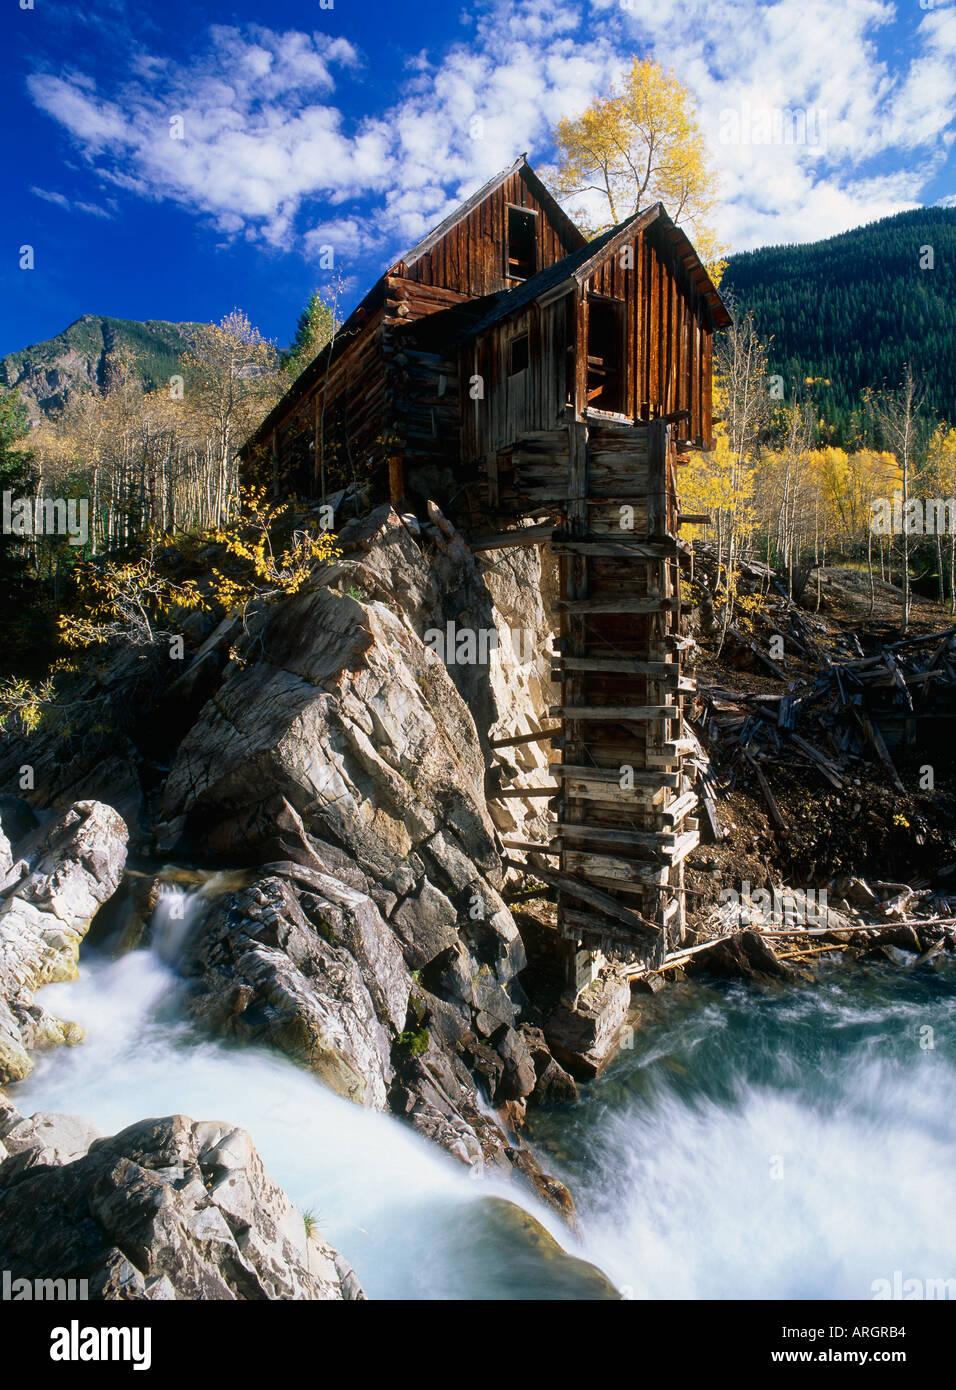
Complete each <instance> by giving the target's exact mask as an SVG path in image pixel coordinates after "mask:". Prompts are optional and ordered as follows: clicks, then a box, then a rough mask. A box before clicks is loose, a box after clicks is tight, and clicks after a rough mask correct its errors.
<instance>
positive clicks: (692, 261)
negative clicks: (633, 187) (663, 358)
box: [462, 203, 730, 338]
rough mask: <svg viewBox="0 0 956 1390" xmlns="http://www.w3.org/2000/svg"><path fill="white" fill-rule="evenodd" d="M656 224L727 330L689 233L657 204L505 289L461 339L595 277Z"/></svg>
mask: <svg viewBox="0 0 956 1390" xmlns="http://www.w3.org/2000/svg"><path fill="white" fill-rule="evenodd" d="M653 223H659V224H660V226H661V229H662V231H663V232H664V234H665V235H666V236H667V237H668V239H669V241H670V242H671V244H672V245H673V246H674V247H675V250H676V252H677V256H678V259H679V260H680V261H681V263H682V264H683V265H684V266H685V268H686V269H687V272H688V274H689V275H690V277H691V279H692V280H693V281H694V283H695V284H696V286H697V288H698V290H699V291H700V293H701V295H702V297H703V299H704V300H705V302H706V303H707V305H708V307H709V309H710V312H711V314H712V316H713V319H714V323H715V325H716V327H718V328H726V327H727V324H728V323H729V322H730V315H729V314H728V312H727V309H726V307H725V305H724V302H723V300H722V299H721V297H720V295H719V294H718V292H717V289H716V286H715V285H714V283H713V281H712V280H711V278H710V276H709V275H708V273H707V271H706V269H705V267H704V265H703V263H702V261H701V260H700V258H699V257H698V255H697V253H696V251H695V250H694V248H693V246H692V245H691V242H690V240H689V238H688V236H687V233H686V232H684V231H682V230H681V228H680V227H678V226H677V224H676V223H675V222H673V221H672V220H671V218H670V217H669V216H668V214H667V212H666V210H665V208H664V205H663V203H654V204H653V205H652V206H651V207H649V208H647V209H646V210H645V211H644V212H635V213H632V215H631V216H630V217H628V218H625V220H624V221H623V222H619V223H618V224H617V226H616V227H610V228H608V230H607V231H606V232H602V233H601V234H600V236H597V237H595V238H594V240H593V241H589V242H586V243H585V245H584V246H581V247H579V248H578V250H577V251H572V252H571V254H570V255H569V256H565V257H564V259H563V260H561V261H556V262H555V263H554V265H549V266H545V268H544V269H543V270H539V271H538V273H537V274H536V275H532V276H531V277H530V279H528V280H525V281H523V282H522V284H520V285H517V286H515V288H514V289H513V290H503V291H502V292H501V294H500V295H499V296H498V297H497V300H496V302H495V303H494V304H493V305H492V307H491V308H490V309H489V310H488V312H487V313H486V314H483V315H482V317H481V318H480V319H479V320H478V322H477V323H476V324H474V325H472V326H471V327H469V328H468V329H467V331H466V332H465V333H463V334H462V337H464V338H470V337H473V336H474V335H475V334H476V333H482V332H484V330H485V329H486V328H489V327H491V325H492V324H494V323H498V322H499V321H500V320H501V319H505V318H508V317H510V315H511V314H514V313H517V312H518V310H520V309H523V308H525V307H526V306H527V305H528V304H531V303H532V302H533V301H534V300H537V299H541V298H543V296H544V295H546V294H548V293H549V292H550V291H552V290H558V289H560V288H561V286H562V285H566V286H567V288H568V289H569V290H570V289H573V288H574V286H575V285H582V284H583V283H584V282H585V280H587V279H588V278H589V277H590V276H591V275H593V273H594V271H595V270H596V269H597V267H598V265H599V264H600V263H601V261H602V260H603V259H604V257H605V256H607V255H610V254H611V253H612V252H613V251H614V250H616V248H617V247H618V246H619V245H621V244H622V243H623V242H625V241H629V240H630V238H631V237H632V236H633V235H634V233H635V232H638V231H642V230H643V229H644V228H645V227H649V226H651V225H652V224H653Z"/></svg>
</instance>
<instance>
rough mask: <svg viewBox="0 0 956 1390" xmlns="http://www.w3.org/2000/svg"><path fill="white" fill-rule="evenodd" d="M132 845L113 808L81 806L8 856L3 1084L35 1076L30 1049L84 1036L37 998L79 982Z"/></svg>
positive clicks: (0, 958) (3, 902)
mask: <svg viewBox="0 0 956 1390" xmlns="http://www.w3.org/2000/svg"><path fill="white" fill-rule="evenodd" d="M126 840H127V832H126V826H125V824H124V823H123V821H122V820H121V819H120V817H119V816H118V815H117V814H116V812H115V811H113V810H112V809H111V808H110V807H109V806H104V805H103V804H102V803H101V802H96V801H78V802H77V803H76V805H75V806H73V807H72V808H71V809H70V810H69V811H65V812H63V813H61V814H60V815H59V816H56V817H55V818H54V819H52V820H50V821H48V822H47V823H46V824H44V825H39V826H37V827H35V828H34V829H33V830H30V831H28V832H27V833H26V835H23V836H21V837H20V838H19V839H18V840H17V841H16V843H15V844H14V846H13V847H12V851H9V852H8V854H7V856H6V858H7V859H8V860H9V863H7V866H6V872H5V874H4V877H3V886H2V888H0V893H2V897H0V1085H2V1084H3V1083H5V1082H9V1081H20V1080H22V1079H23V1077H25V1076H27V1075H29V1073H30V1071H31V1069H32V1062H31V1061H30V1058H29V1056H28V1051H29V1050H30V1049H33V1048H44V1047H53V1046H56V1045H57V1044H58V1043H63V1042H66V1043H73V1042H78V1041H79V1040H80V1038H81V1037H82V1032H81V1030H80V1029H78V1028H77V1027H76V1025H75V1024H71V1023H63V1022H61V1021H60V1020H59V1019H56V1018H54V1017H53V1016H52V1015H51V1014H48V1013H46V1012H45V1011H44V1010H43V1009H42V1008H40V1007H39V1006H37V1005H35V1004H34V1003H33V994H34V992H35V991H36V990H38V989H39V988H40V987H41V985H45V984H49V983H51V982H52V981H57V980H72V979H75V977H76V973H77V967H76V959H77V954H78V952H79V948H80V942H81V941H82V940H83V937H84V936H85V935H86V932H87V930H88V928H89V925H90V922H91V921H92V920H93V916H94V914H95V913H96V911H97V909H98V908H99V907H100V906H101V904H102V903H104V902H105V901H106V900H107V898H109V897H110V896H111V895H112V894H113V893H114V892H115V890H116V888H117V886H118V885H119V882H120V879H121V877H122V874H123V869H124V867H125V864H126ZM0 848H2V847H0ZM0 857H3V856H0Z"/></svg>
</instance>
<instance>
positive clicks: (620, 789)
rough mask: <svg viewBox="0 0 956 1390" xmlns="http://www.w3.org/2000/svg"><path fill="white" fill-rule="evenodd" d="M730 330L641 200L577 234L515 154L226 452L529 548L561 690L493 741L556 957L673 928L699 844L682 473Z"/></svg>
mask: <svg viewBox="0 0 956 1390" xmlns="http://www.w3.org/2000/svg"><path fill="white" fill-rule="evenodd" d="M728 322H729V316H728V314H727V310H726V308H725V307H724V305H723V303H722V302H721V299H720V296H719V295H718V293H717V290H716V289H715V287H714V285H713V283H712V281H711V280H710V277H709V275H708V274H707V271H706V269H705V268H704V266H703V265H702V264H701V262H700V260H699V259H698V257H697V255H696V253H695V251H694V249H693V247H692V245H691V243H690V242H689V240H688V238H687V236H686V234H685V233H684V232H683V231H682V230H681V228H680V227H678V226H677V225H675V223H674V222H673V221H672V220H671V218H670V217H669V216H668V214H667V212H666V211H665V209H664V208H663V206H662V205H661V204H660V203H657V204H654V205H653V206H652V207H650V208H648V209H646V210H644V211H642V212H638V213H636V214H635V215H634V216H632V217H630V218H628V219H627V220H626V221H625V222H623V223H621V224H620V225H618V226H616V227H613V228H611V229H610V230H609V231H607V232H605V233H604V234H602V235H601V236H599V237H598V238H597V239H595V240H593V241H590V242H588V241H586V240H585V238H584V237H583V236H582V234H581V233H580V231H579V230H578V229H577V228H576V227H575V226H574V224H573V223H572V222H571V221H570V219H569V218H568V217H567V216H566V214H565V213H564V212H563V211H562V209H561V208H560V206H559V205H558V204H557V203H556V202H555V200H554V199H553V198H552V197H551V195H550V194H549V193H548V191H547V189H546V188H545V187H544V185H543V184H542V183H541V181H540V180H539V179H538V177H537V176H536V174H535V173H534V171H533V170H532V168H531V167H530V165H529V164H528V163H527V161H526V160H525V159H524V158H523V157H522V158H521V159H519V160H518V161H517V163H516V164H514V165H513V166H512V167H511V168H510V169H507V170H505V171H504V172H503V173H501V174H499V175H498V176H497V177H496V178H494V179H492V180H491V181H490V182H489V183H488V184H486V185H485V186H484V188H482V189H480V190H479V191H478V192H477V193H475V194H474V195H473V196H472V197H471V198H469V199H468V201H467V202H465V203H464V204H462V206H461V207H460V208H458V209H457V210H456V212H454V213H453V214H452V216H451V217H449V218H447V219H446V220H445V221H444V222H443V223H442V224H441V225H440V226H439V227H437V228H435V230H434V231H432V232H431V233H430V234H429V235H428V236H427V237H425V238H424V239H423V240H422V241H421V242H419V243H418V245H417V246H415V247H414V248H412V250H411V251H409V252H408V254H407V255H406V256H404V257H403V259H402V260H401V261H399V262H397V263H396V264H395V265H394V266H392V267H391V269H390V270H389V271H388V272H387V273H386V274H385V275H383V276H382V277H381V279H380V280H379V281H378V282H377V283H376V284H375V285H374V286H373V287H372V289H371V290H370V291H369V293H368V294H367V295H366V296H365V298H364V299H363V300H362V302H361V303H360V304H359V305H358V307H357V308H356V309H355V310H354V312H353V313H352V315H351V316H350V317H349V319H348V320H347V321H346V323H345V324H344V325H343V326H342V327H341V328H340V329H339V330H338V331H337V333H336V335H335V337H334V338H333V340H332V341H331V343H329V344H328V345H327V347H326V348H324V349H323V351H322V352H321V353H320V354H319V355H318V357H317V358H316V359H315V361H314V362H313V363H312V364H311V365H310V366H309V367H308V368H307V369H306V370H305V371H304V372H303V373H302V375H301V376H300V377H299V378H298V380H297V381H296V382H295V384H294V385H293V386H292V388H291V389H290V390H289V392H288V393H287V394H286V396H285V397H284V398H283V399H282V400H281V401H280V402H279V404H278V405H277V406H276V407H275V408H274V409H273V410H272V412H271V413H270V414H269V416H268V417H267V418H266V420H265V421H264V422H263V424H262V425H261V426H260V428H259V429H258V430H257V432H256V433H255V434H254V435H253V436H252V438H251V439H250V440H249V441H248V442H247V443H246V445H245V447H244V449H243V454H242V456H243V461H244V466H245V468H246V470H247V472H251V473H253V474H254V475H255V476H256V477H257V479H258V480H259V481H261V482H265V483H266V484H267V485H269V486H270V487H271V489H272V491H273V492H274V494H275V495H277V496H282V495H287V494H290V493H296V494H298V495H300V496H308V497H315V498H330V497H332V496H334V494H335V493H336V492H340V491H341V490H343V489H345V488H349V487H352V488H358V487H359V486H364V487H367V488H368V490H369V493H370V500H374V501H377V500H379V499H380V498H384V497H386V496H387V497H389V498H390V499H391V500H392V501H393V502H394V503H396V504H398V505H400V506H402V507H403V508H405V509H408V508H419V509H421V510H424V508H425V506H426V504H427V501H428V500H429V499H433V500H436V501H438V502H439V504H440V505H441V506H442V507H443V508H444V509H446V510H447V512H448V514H449V515H450V516H452V518H453V519H454V520H455V522H456V524H458V525H459V526H461V527H462V528H463V529H464V530H465V531H466V533H467V534H469V535H470V537H471V540H472V544H473V545H474V547H475V548H476V549H498V548H503V547H506V546H509V545H528V544H542V543H548V544H550V546H551V549H552V551H553V553H554V555H555V556H556V558H557V562H558V573H559V595H560V597H559V598H558V599H557V600H556V602H555V612H554V615H553V617H554V627H555V630H556V632H557V634H558V637H557V644H556V650H557V653H558V654H557V657H556V663H555V667H554V672H553V677H554V680H555V682H556V683H557V686H556V688H557V689H558V691H559V695H558V696H557V703H556V704H555V705H554V707H553V708H552V709H551V711H550V715H551V720H550V723H549V724H548V725H547V727H546V728H545V729H544V730H543V731H542V732H541V733H539V734H532V735H527V734H525V735H516V736H515V738H514V739H513V740H509V739H507V738H505V739H498V740H496V741H495V743H496V744H497V746H502V745H503V744H505V743H508V742H518V741H521V740H522V739H523V740H525V741H528V740H530V739H550V742H551V746H552V749H553V750H554V752H555V754H556V755H557V756H556V757H555V759H554V761H553V762H552V763H551V772H552V774H553V777H554V783H553V794H554V798H555V801H554V804H555V806H556V808H557V820H556V824H555V833H554V837H553V838H552V839H551V840H550V841H549V842H547V843H544V844H540V845H534V846H532V845H530V844H529V845H523V844H522V845H519V844H517V843H513V845H512V847H513V848H514V849H516V850H517V849H521V850H525V851H531V850H532V849H535V850H537V852H538V853H539V854H540V855H542V856H543V858H542V859H541V860H540V861H539V862H540V863H545V862H547V863H548V864H550V867H549V868H547V869H544V868H542V869H540V870H539V869H537V868H536V869H535V870H534V872H535V875H536V877H539V878H542V879H544V880H545V881H547V882H549V883H551V884H552V886H554V887H555V888H556V889H557V891H558V925H559V931H560V933H561V935H562V936H563V937H564V938H565V939H566V941H567V942H568V949H569V952H570V959H571V961H572V963H574V962H577V963H578V964H573V967H572V968H573V970H575V971H577V970H578V965H579V964H580V962H582V961H584V960H588V959H593V958H594V956H595V953H597V952H600V951H606V950H608V949H613V950H615V951H616V952H619V953H624V954H625V955H627V956H629V957H630V958H631V959H633V960H635V961H637V962H644V963H646V964H647V965H648V966H653V965H659V964H660V963H661V962H663V960H664V957H665V955H666V954H667V953H668V951H669V950H670V949H671V948H672V947H673V946H674V945H675V944H677V942H678V941H679V940H680V934H681V931H682V927H683V921H684V893H683V860H684V858H685V856H686V855H687V854H688V852H689V851H690V850H691V849H692V848H693V847H694V845H695V844H696V843H697V838H698V835H697V820H696V817H695V814H694V812H695V810H696V797H695V793H694V792H693V790H692V782H691V777H690V775H689V774H688V773H687V772H685V767H684V758H685V755H686V754H687V753H688V752H689V751H690V745H689V744H688V743H687V741H686V740H685V739H684V737H683V735H682V718H681V706H682V698H683V696H684V695H685V694H687V693H689V692H690V691H692V689H693V683H692V681H691V680H690V679H689V678H688V677H687V676H686V675H685V674H684V671H683V663H684V657H685V655H686V653H687V652H688V651H689V650H690V648H691V647H692V645H693V644H692V642H691V641H690V639H689V638H687V637H685V636H683V635H682V634H681V619H680V615H681V597H680V583H681V562H682V560H683V559H684V558H685V556H686V555H687V554H688V553H689V547H688V546H687V544H686V543H685V542H682V541H681V540H680V527H681V524H682V522H687V521H689V520H693V519H694V518H690V517H688V516H686V515H685V516H682V515H681V511H680V502H679V495H678V476H679V469H680V466H681V464H682V462H686V460H687V459H688V457H689V456H690V454H691V451H693V450H707V449H710V448H711V447H712V444H713V439H712V427H713V418H712V399H711V392H712V367H711V362H712V339H713V333H714V331H715V329H718V328H721V327H724V326H726V324H727V323H728ZM493 746H494V745H493ZM511 790H512V794H513V795H520V794H521V789H520V788H514V789H511ZM534 791H535V792H536V793H537V794H539V795H540V793H541V789H540V788H535V789H534ZM508 843H509V842H507V841H505V846H506V847H508Z"/></svg>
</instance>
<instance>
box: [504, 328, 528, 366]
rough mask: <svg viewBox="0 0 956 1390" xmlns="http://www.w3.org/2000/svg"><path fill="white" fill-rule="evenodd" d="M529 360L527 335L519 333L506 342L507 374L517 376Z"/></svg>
mask: <svg viewBox="0 0 956 1390" xmlns="http://www.w3.org/2000/svg"><path fill="white" fill-rule="evenodd" d="M528 361H529V353H528V335H527V333H521V334H519V335H518V337H517V338H512V339H511V341H510V342H509V343H508V375H509V376H517V375H518V373H519V372H523V371H525V370H526V369H527V366H528Z"/></svg>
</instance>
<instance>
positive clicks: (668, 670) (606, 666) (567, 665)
mask: <svg viewBox="0 0 956 1390" xmlns="http://www.w3.org/2000/svg"><path fill="white" fill-rule="evenodd" d="M556 662H560V664H561V667H563V669H564V670H568V671H593V673H596V674H600V673H604V671H606V673H607V674H610V676H660V677H663V676H678V677H679V673H681V667H679V666H678V663H677V662H639V660H636V659H632V657H629V656H559V657H556Z"/></svg>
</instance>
